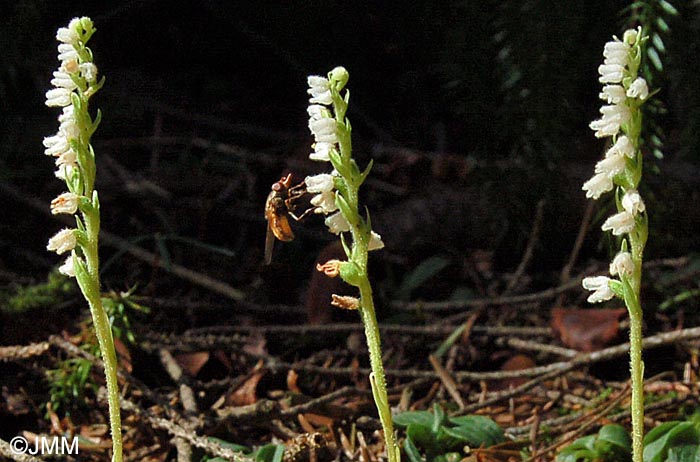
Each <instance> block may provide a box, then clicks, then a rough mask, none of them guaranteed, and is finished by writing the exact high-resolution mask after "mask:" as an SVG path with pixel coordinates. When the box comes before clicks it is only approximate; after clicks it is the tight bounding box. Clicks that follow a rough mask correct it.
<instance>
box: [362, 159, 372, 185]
mask: <svg viewBox="0 0 700 462" xmlns="http://www.w3.org/2000/svg"><path fill="white" fill-rule="evenodd" d="M373 165H374V159H370V160H369V164H367V167H365V170H364V172H362V174H361V175H360V183H359V184H362V183H364V182H365V179H366V178H367V175H369V172H370V171H371V170H372V166H373ZM358 186H359V185H358Z"/></svg>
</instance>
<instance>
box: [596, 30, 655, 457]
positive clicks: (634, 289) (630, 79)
mask: <svg viewBox="0 0 700 462" xmlns="http://www.w3.org/2000/svg"><path fill="white" fill-rule="evenodd" d="M645 40H646V37H643V36H642V31H641V28H638V29H636V30H634V29H630V30H628V31H626V32H625V34H624V35H623V37H622V40H619V39H618V38H617V37H615V38H614V40H613V41H611V42H608V43H606V44H605V49H604V51H603V56H604V57H605V61H604V62H603V64H602V65H601V66H600V67H599V68H598V72H599V73H600V79H599V80H600V82H601V83H602V84H603V90H602V92H601V93H600V98H601V99H602V100H603V101H605V102H606V103H607V104H606V105H604V106H603V107H601V108H600V112H601V114H602V115H603V117H602V118H601V119H599V120H595V121H593V122H591V125H590V127H591V129H593V130H595V135H596V136H597V137H598V138H603V137H612V146H611V147H610V148H609V149H608V151H607V152H606V153H605V158H604V159H603V160H601V161H600V162H598V163H597V164H596V167H595V175H594V176H593V178H591V179H590V180H588V181H587V182H586V183H585V184H584V185H583V189H584V190H585V191H586V197H592V198H593V199H598V198H599V197H600V196H601V195H602V194H603V193H606V192H608V191H614V194H615V204H616V205H617V213H616V214H614V215H613V216H611V217H610V218H608V219H607V220H605V222H604V223H603V231H612V233H613V235H615V236H620V241H621V244H620V252H619V253H618V254H617V255H616V256H615V258H614V259H613V261H612V263H611V264H610V275H611V276H615V277H616V278H609V277H607V276H595V277H587V278H585V279H584V280H583V287H584V288H586V289H588V290H592V291H593V293H592V294H591V295H590V296H589V297H588V301H589V302H591V303H598V302H603V301H606V300H610V299H612V298H613V297H619V298H621V299H623V300H624V301H625V305H626V306H627V310H628V311H629V316H630V369H631V378H632V453H633V460H634V462H641V461H642V449H643V446H642V438H643V434H644V390H643V385H644V384H643V381H644V363H643V362H642V305H641V302H640V298H639V292H640V285H641V279H642V255H643V253H644V246H645V244H646V241H647V235H648V219H647V213H646V207H645V205H644V201H642V198H641V196H640V195H639V192H638V188H639V182H640V180H641V178H642V151H641V137H640V134H641V129H642V111H641V105H642V104H643V103H644V102H645V101H646V100H647V99H648V97H649V89H648V88H647V83H646V81H645V80H644V79H643V78H642V77H638V76H637V71H638V69H639V64H640V61H641V59H642V45H643V43H644V42H645Z"/></svg>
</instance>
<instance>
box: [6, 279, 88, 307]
mask: <svg viewBox="0 0 700 462" xmlns="http://www.w3.org/2000/svg"><path fill="white" fill-rule="evenodd" d="M74 292H75V285H74V284H73V283H72V281H71V280H70V279H68V278H66V277H65V276H63V275H61V274H60V273H58V271H54V272H51V273H49V277H48V280H47V281H46V282H44V283H41V284H33V285H26V286H16V287H14V288H13V289H12V290H11V292H9V293H3V294H0V301H1V302H2V303H0V310H2V311H5V312H7V313H9V314H13V313H24V312H26V311H29V310H34V309H42V308H55V307H56V306H57V305H60V304H61V303H63V302H65V301H66V299H67V296H68V295H71V294H72V293H74Z"/></svg>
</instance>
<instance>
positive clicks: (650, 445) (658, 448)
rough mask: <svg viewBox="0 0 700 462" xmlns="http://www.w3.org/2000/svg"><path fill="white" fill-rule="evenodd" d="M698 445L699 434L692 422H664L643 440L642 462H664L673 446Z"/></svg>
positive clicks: (699, 440)
mask: <svg viewBox="0 0 700 462" xmlns="http://www.w3.org/2000/svg"><path fill="white" fill-rule="evenodd" d="M683 444H693V445H698V444H700V434H699V433H698V429H697V428H696V427H695V425H694V424H693V422H677V421H674V422H666V423H663V424H661V425H659V426H658V427H656V428H655V429H653V430H652V431H650V432H649V433H647V436H646V437H645V438H644V462H665V461H666V460H667V456H668V451H669V450H670V449H671V448H672V447H673V446H680V445H683Z"/></svg>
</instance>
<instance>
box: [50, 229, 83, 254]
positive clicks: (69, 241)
mask: <svg viewBox="0 0 700 462" xmlns="http://www.w3.org/2000/svg"><path fill="white" fill-rule="evenodd" d="M77 243H78V240H77V238H76V236H75V229H70V228H66V229H62V230H61V231H59V232H57V233H56V235H54V237H52V238H51V239H49V243H48V245H47V246H46V250H49V251H53V252H56V253H57V254H59V255H61V254H63V253H65V252H68V251H69V250H73V249H74V248H75V246H76V245H77Z"/></svg>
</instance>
